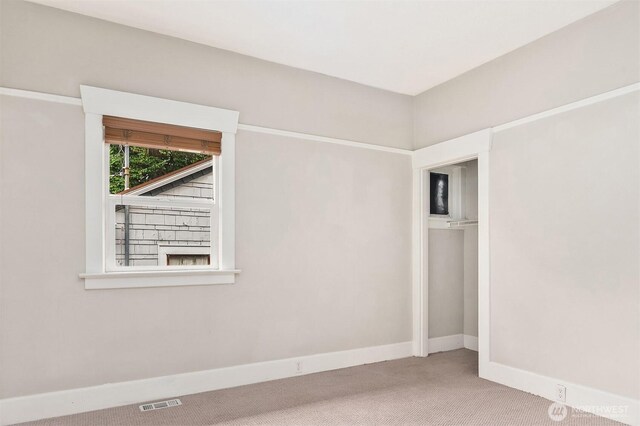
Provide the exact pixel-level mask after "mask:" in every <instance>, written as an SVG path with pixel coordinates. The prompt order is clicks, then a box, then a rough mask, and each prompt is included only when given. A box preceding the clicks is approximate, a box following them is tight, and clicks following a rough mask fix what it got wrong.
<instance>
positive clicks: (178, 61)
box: [0, 0, 412, 148]
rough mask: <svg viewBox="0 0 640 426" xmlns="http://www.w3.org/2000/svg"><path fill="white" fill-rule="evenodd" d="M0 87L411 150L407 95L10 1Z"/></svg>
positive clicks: (0, 30)
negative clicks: (235, 117) (218, 114)
mask: <svg viewBox="0 0 640 426" xmlns="http://www.w3.org/2000/svg"><path fill="white" fill-rule="evenodd" d="M0 15H1V17H0V19H1V20H2V22H1V25H0V40H2V46H1V47H2V49H1V55H2V57H1V70H0V71H1V72H0V86H4V87H10V88H15V89H25V90H33V91H40V92H46V93H55V94H59V95H67V96H79V95H80V91H79V86H80V84H88V85H92V86H98V87H104V88H107V89H113V90H122V91H126V92H131V93H140V94H143V95H150V96H155V97H161V98H167V99H175V100H180V101H186V102H192V103H201V104H204V105H210V106H215V107H221V108H228V109H234V110H237V111H240V122H241V123H245V124H252V125H258V126H266V127H272V128H276V129H283V130H289V131H297V132H303V133H310V134H315V135H322V136H330V137H336V138H343V139H350V140H355V141H360V142H367V143H372V144H377V145H388V146H393V147H399V148H411V146H412V126H411V109H412V98H411V97H410V96H405V95H399V94H395V93H391V92H387V91H384V90H380V89H374V88H371V87H367V86H363V85H360V84H355V83H351V82H348V81H345V80H340V79H337V78H332V77H327V76H324V75H321V74H316V73H312V72H309V71H303V70H299V69H295V68H291V67H287V66H283V65H278V64H274V63H271V62H266V61H262V60H259V59H255V58H250V57H248V56H243V55H239V54H235V53H231V52H228V51H224V50H220V49H215V48H212V47H208V46H204V45H200V44H196V43H191V42H188V41H184V40H179V39H176V38H171V37H167V36H162V35H159V34H155V33H151V32H147V31H142V30H138V29H134V28H129V27H125V26H121V25H117V24H113V23H109V22H106V21H101V20H98V19H93V18H88V17H86V16H81V15H77V14H73V13H69V12H65V11H62V10H58V9H53V8H49V7H45V6H41V5H37V4H33V3H27V2H23V1H16V0H3V1H0Z"/></svg>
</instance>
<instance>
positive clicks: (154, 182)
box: [118, 158, 213, 195]
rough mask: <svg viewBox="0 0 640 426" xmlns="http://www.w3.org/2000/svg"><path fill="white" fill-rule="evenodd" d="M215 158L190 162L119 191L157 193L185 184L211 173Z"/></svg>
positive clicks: (136, 193) (125, 193)
mask: <svg viewBox="0 0 640 426" xmlns="http://www.w3.org/2000/svg"><path fill="white" fill-rule="evenodd" d="M212 165H213V159H211V158H209V159H204V160H200V161H198V162H196V163H193V164H189V165H188V166H185V167H182V168H180V169H178V170H174V171H172V172H169V173H167V174H164V175H162V176H158V177H157V178H153V179H151V180H148V181H147V182H145V183H141V184H140V185H136V186H134V187H132V188H129V189H125V190H124V191H121V192H118V194H119V195H146V194H149V195H156V194H157V193H158V192H162V191H164V190H166V189H167V186H169V187H173V186H176V185H175V184H176V183H177V184H183V183H186V182H188V181H190V180H193V179H195V178H197V177H200V176H204V175H206V174H209V173H211V172H212V171H213V170H212V168H211V166H212Z"/></svg>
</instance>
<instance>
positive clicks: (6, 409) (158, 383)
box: [0, 342, 412, 425]
mask: <svg viewBox="0 0 640 426" xmlns="http://www.w3.org/2000/svg"><path fill="white" fill-rule="evenodd" d="M410 356H412V342H403V343H394V344H391V345H383V346H372V347H367V348H360V349H352V350H347V351H340V352H329V353H323V354H318V355H309V356H301V357H297V358H288V359H281V360H276V361H266V362H257V363H253V364H244V365H238V366H234V367H226V368H218V369H214V370H206V371H197V372H193V373H185V374H175V375H171V376H163V377H154V378H151V379H144V380H134V381H130V382H120V383H109V384H105V385H101V386H91V387H86V388H79V389H70V390H63V391H58V392H49V393H42V394H37V395H28V396H21V397H16V398H7V399H2V400H0V424H2V425H7V424H14V423H20V422H27V421H32V420H39V419H45V418H50V417H59V416H65V415H69V414H75V413H82V412H86V411H93V410H100V409H103V408H110V407H118V406H122V405H128V404H135V403H141V402H146V401H152V400H158V399H163V398H169V397H174V396H180V395H188V394H193V393H199V392H207V391H212V390H218V389H225V388H231V387H235V386H242V385H248V384H251V383H259V382H266V381H269V380H276V379H283V378H287V377H293V376H297V375H302V374H310V373H318V372H321V371H329V370H336V369H339V368H346V367H353V366H356V365H362V364H370V363H373V362H380V361H387V360H392V359H399V358H406V357H410ZM298 365H300V367H301V368H300V370H298Z"/></svg>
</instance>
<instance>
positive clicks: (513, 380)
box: [480, 362, 640, 425]
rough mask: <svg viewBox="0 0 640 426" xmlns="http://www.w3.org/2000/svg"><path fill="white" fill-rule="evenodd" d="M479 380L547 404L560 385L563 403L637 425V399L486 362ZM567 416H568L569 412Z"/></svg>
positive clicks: (639, 414) (639, 403) (639, 416)
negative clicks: (533, 397)
mask: <svg viewBox="0 0 640 426" xmlns="http://www.w3.org/2000/svg"><path fill="white" fill-rule="evenodd" d="M480 377H482V378H483V379H487V380H491V381H492V382H496V383H500V384H502V385H505V386H509V387H511V388H515V389H519V390H521V391H525V392H528V393H532V394H534V395H538V396H541V397H543V398H546V399H548V400H550V401H557V399H556V386H557V385H563V386H565V387H566V401H565V402H563V404H565V405H567V406H569V407H572V408H577V409H580V410H582V411H586V412H589V413H593V414H597V415H599V416H601V417H606V418H608V419H611V420H615V421H618V422H621V423H625V424H628V425H640V401H639V400H637V399H633V398H628V397H624V396H620V395H615V394H612V393H609V392H604V391H601V390H598V389H594V388H590V387H587V386H582V385H577V384H575V383H569V382H567V381H564V380H560V379H554V378H551V377H547V376H543V375H540V374H536V373H532V372H530V371H525V370H520V369H518V368H514V367H509V366H506V365H503V364H499V363H496V362H489V363H488V366H487V368H486V370H484V371H482V372H481V374H480ZM558 402H559V401H558ZM570 415H572V413H571V412H570V413H569V416H570Z"/></svg>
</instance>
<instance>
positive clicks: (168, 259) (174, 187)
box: [81, 86, 238, 289]
mask: <svg viewBox="0 0 640 426" xmlns="http://www.w3.org/2000/svg"><path fill="white" fill-rule="evenodd" d="M81 92H82V100H83V107H84V110H85V121H86V157H85V162H86V164H85V168H86V180H87V181H86V198H87V199H86V230H87V240H86V242H87V253H86V254H87V264H86V272H85V273H84V274H81V277H82V278H84V279H85V288H91V289H94V288H125V287H148V286H166V285H204V284H226V283H233V282H234V280H235V274H236V273H237V272H238V271H237V270H236V269H235V253H234V252H235V229H234V223H235V220H234V180H235V179H234V157H235V131H236V129H237V119H238V113H237V112H235V111H228V110H221V109H218V108H213V107H206V106H201V105H192V104H187V103H182V102H176V101H170V100H164V99H157V98H150V97H147V96H140V95H133V94H129V93H122V92H115V91H110V90H105V89H99V88H94V87H88V86H81ZM151 278H152V279H151Z"/></svg>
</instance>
